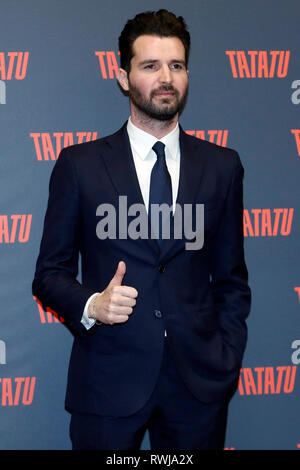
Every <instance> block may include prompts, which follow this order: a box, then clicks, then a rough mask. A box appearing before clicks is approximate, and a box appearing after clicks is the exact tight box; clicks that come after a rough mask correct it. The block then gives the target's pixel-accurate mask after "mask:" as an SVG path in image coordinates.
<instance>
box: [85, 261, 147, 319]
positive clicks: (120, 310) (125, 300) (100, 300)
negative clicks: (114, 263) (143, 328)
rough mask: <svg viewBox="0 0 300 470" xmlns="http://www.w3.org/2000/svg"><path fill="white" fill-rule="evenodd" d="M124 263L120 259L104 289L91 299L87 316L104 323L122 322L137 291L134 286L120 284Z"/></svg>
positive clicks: (134, 300)
mask: <svg viewBox="0 0 300 470" xmlns="http://www.w3.org/2000/svg"><path fill="white" fill-rule="evenodd" d="M125 273H126V264H125V263H124V261H120V262H119V264H118V267H117V270H116V272H115V275H114V277H113V278H112V280H111V281H110V283H109V284H108V286H107V287H106V289H105V290H104V291H103V292H102V293H101V294H99V295H97V296H96V298H95V300H94V299H93V300H92V302H91V305H90V306H89V311H88V316H89V317H90V318H94V319H95V320H97V321H99V322H101V323H104V324H106V325H114V324H115V323H124V322H126V321H127V320H128V318H129V316H130V315H131V314H132V312H133V307H134V306H135V304H136V298H137V296H138V292H137V290H136V289H135V288H134V287H129V286H122V281H123V278H124V276H125Z"/></svg>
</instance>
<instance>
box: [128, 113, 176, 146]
mask: <svg viewBox="0 0 300 470" xmlns="http://www.w3.org/2000/svg"><path fill="white" fill-rule="evenodd" d="M130 117H131V121H132V124H134V125H135V126H136V127H138V128H139V129H141V130H142V131H144V132H147V133H148V134H151V135H153V136H154V137H156V138H157V139H158V140H159V139H162V138H163V137H164V136H165V135H167V134H169V133H170V132H171V131H172V130H173V129H175V127H176V125H177V121H178V114H176V115H175V116H174V118H173V119H170V120H169V121H158V120H157V119H152V118H151V117H149V116H147V115H141V113H136V112H134V109H132V108H131V113H130Z"/></svg>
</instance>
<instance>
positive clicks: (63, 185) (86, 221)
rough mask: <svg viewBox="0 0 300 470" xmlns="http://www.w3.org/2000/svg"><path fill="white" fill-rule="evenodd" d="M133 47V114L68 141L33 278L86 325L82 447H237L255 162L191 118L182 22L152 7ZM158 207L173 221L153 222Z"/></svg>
mask: <svg viewBox="0 0 300 470" xmlns="http://www.w3.org/2000/svg"><path fill="white" fill-rule="evenodd" d="M119 48H120V57H121V67H120V70H119V77H118V82H119V85H120V87H121V88H122V90H123V91H124V93H126V94H128V96H129V102H130V117H129V119H128V122H127V123H125V124H124V125H123V127H122V128H121V129H120V130H119V131H117V132H116V133H115V134H113V135H111V136H108V137H104V138H102V139H99V140H96V141H93V142H89V143H83V144H79V145H74V146H71V147H68V148H65V149H63V150H62V152H61V154H60V156H59V159H58V160H57V162H56V165H55V167H54V169H53V172H52V175H51V180H50V194H49V201H48V208H47V212H46V216H45V225H44V234H43V238H42V242H41V248H40V254H39V257H38V261H37V267H36V273H35V279H34V282H33V292H34V295H36V296H37V297H38V298H39V299H40V300H41V301H42V302H43V304H44V306H49V307H51V308H52V309H54V310H55V311H56V312H58V313H59V315H61V316H62V317H63V318H64V319H65V321H66V324H67V325H69V327H70V328H71V329H72V331H73V332H74V344H73V349H72V353H71V358H70V365H69V374H68V386H67V393H66V407H67V409H68V410H70V411H71V414H72V416H71V425H70V435H71V440H72V444H73V449H116V450H117V449H119V450H120V449H123V450H124V449H138V448H139V447H140V445H141V442H142V439H143V436H144V434H145V431H146V430H147V429H148V430H149V437H150V442H151V447H152V449H174V450H175V449H222V448H223V445H224V437H225V428H226V416H227V409H228V403H229V400H230V398H231V396H232V394H233V393H234V391H235V388H236V385H237V381H238V376H239V370H240V367H241V362H242V357H243V353H244V349H245V345H246V338H247V328H246V323H245V320H246V318H247V316H248V314H249V309H250V297H251V295H250V289H249V286H248V281H247V278H248V274H247V268H246V265H245V260H244V250H243V188H242V179H243V167H242V165H241V162H240V159H239V156H238V154H237V153H236V152H235V151H234V150H231V149H228V148H222V147H219V146H217V145H214V144H212V143H208V142H205V141H203V140H200V139H196V138H194V137H191V136H188V135H187V134H185V133H184V132H183V130H182V129H181V127H180V126H179V124H178V117H179V115H180V113H181V111H182V109H183V107H184V105H185V101H186V97H187V90H188V70H187V65H188V58H189V48H190V36H189V33H188V31H187V29H186V26H185V23H184V20H183V19H182V18H181V17H178V18H177V17H176V16H175V15H173V14H172V13H170V12H167V11H165V10H160V11H158V12H146V13H142V14H139V15H137V16H136V17H135V18H134V19H133V20H129V21H128V22H127V24H126V26H125V27H124V29H123V31H122V34H121V36H120V38H119ZM157 207H161V208H162V207H167V208H169V209H170V210H169V212H168V213H167V212H166V213H164V214H165V215H167V218H166V219H165V215H163V216H162V214H163V211H161V212H158V214H159V217H158V218H157V216H155V217H156V218H155V217H152V215H153V213H154V212H155V211H154V208H156V209H157ZM203 208H204V211H203ZM188 209H191V212H190V216H189V217H184V211H187V210H188ZM156 215H157V213H156ZM168 216H169V217H168ZM180 216H181V217H180ZM166 220H167V221H168V223H169V229H170V232H169V231H168V230H166V232H164V231H163V230H164V229H162V226H163V224H164V223H165V221H166ZM124 221H125V222H124ZM159 222H160V223H159ZM79 254H80V256H81V272H82V280H81V282H79V281H78V280H77V274H78V260H79Z"/></svg>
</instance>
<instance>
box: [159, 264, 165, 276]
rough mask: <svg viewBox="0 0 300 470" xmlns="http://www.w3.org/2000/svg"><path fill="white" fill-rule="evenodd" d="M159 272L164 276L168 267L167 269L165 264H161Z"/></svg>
mask: <svg viewBox="0 0 300 470" xmlns="http://www.w3.org/2000/svg"><path fill="white" fill-rule="evenodd" d="M158 270H159V272H160V273H161V274H162V273H164V272H165V270H166V267H165V266H164V265H163V264H160V265H159V267H158Z"/></svg>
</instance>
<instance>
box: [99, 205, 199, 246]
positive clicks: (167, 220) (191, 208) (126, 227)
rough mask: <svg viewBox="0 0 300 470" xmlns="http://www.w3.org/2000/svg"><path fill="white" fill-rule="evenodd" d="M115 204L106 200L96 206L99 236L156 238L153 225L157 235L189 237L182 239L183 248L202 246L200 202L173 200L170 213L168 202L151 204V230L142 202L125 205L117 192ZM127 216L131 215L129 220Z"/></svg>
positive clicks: (101, 238) (165, 237) (111, 237)
mask: <svg viewBox="0 0 300 470" xmlns="http://www.w3.org/2000/svg"><path fill="white" fill-rule="evenodd" d="M118 204H119V205H118V208H117V209H116V208H115V206H114V205H113V204H110V203H103V204H100V205H99V206H98V207H97V210H96V215H97V216H100V217H102V219H101V220H100V221H99V222H98V223H97V226H96V234H97V237H98V238H99V239H100V240H105V239H107V238H108V239H112V240H115V239H117V238H118V239H119V240H126V239H128V238H131V239H132V240H137V239H139V238H141V239H144V240H146V239H149V238H151V239H156V238H157V235H156V234H157V233H158V229H157V227H158V226H160V233H161V237H160V238H162V239H163V240H169V239H171V238H172V239H173V238H174V239H175V240H181V239H183V237H184V238H185V239H186V240H189V242H186V243H185V249H186V250H200V249H201V248H202V247H203V244H204V204H184V205H183V206H181V205H180V204H176V205H175V211H174V213H173V209H172V206H169V205H168V204H152V206H151V221H150V222H151V227H152V230H150V224H149V217H148V214H147V212H146V210H145V206H144V204H140V203H136V204H132V205H130V206H129V207H128V205H127V196H119V203H118ZM128 217H130V218H131V220H130V221H129V223H128ZM132 217H133V219H132ZM117 226H118V233H117ZM149 232H150V233H149ZM192 240H193V241H192Z"/></svg>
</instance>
